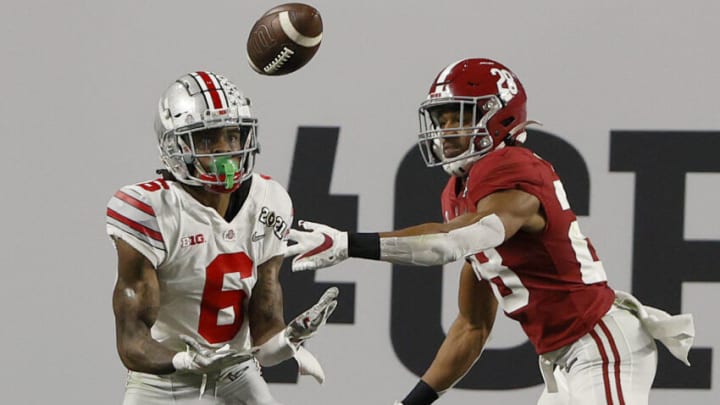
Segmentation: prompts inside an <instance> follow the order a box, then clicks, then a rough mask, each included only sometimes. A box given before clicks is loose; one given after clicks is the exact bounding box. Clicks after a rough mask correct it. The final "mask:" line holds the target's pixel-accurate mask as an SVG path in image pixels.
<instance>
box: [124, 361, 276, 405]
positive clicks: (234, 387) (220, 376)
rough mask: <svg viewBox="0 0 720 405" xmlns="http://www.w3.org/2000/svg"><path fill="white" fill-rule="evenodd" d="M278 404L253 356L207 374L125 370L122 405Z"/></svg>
mask: <svg viewBox="0 0 720 405" xmlns="http://www.w3.org/2000/svg"><path fill="white" fill-rule="evenodd" d="M169 404H183V405H189V404H193V405H195V404H203V405H206V404H208V405H209V404H213V405H220V404H222V405H281V404H280V403H279V402H277V401H275V399H274V398H273V397H272V395H271V394H270V390H269V388H268V385H267V383H266V382H265V380H264V379H263V377H262V375H261V374H260V367H259V366H258V364H257V363H256V362H255V360H254V359H251V360H248V361H246V362H243V363H240V364H236V365H234V366H232V367H228V368H226V369H224V370H223V371H222V372H221V373H216V374H208V375H207V376H205V377H204V376H202V375H195V374H189V373H183V374H180V375H176V374H169V375H164V376H158V375H153V374H145V373H138V372H135V371H130V372H129V373H128V380H127V385H126V387H125V400H124V401H123V405H169Z"/></svg>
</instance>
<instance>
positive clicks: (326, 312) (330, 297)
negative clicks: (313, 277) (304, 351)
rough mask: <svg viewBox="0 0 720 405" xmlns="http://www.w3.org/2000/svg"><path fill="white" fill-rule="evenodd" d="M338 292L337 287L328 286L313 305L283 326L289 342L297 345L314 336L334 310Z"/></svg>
mask: <svg viewBox="0 0 720 405" xmlns="http://www.w3.org/2000/svg"><path fill="white" fill-rule="evenodd" d="M339 293H340V291H339V290H338V289H337V287H330V288H328V289H327V290H325V292H324V293H323V295H322V296H321V297H320V299H319V300H318V302H317V303H316V304H315V305H313V306H312V307H311V308H310V309H308V310H307V311H305V312H303V313H302V314H300V315H298V316H296V317H295V319H293V320H292V321H290V323H288V326H287V328H285V333H286V335H287V337H288V339H289V340H290V342H292V343H294V344H296V345H299V344H300V343H302V342H304V341H305V340H307V339H309V338H311V337H312V336H314V335H315V334H316V333H317V331H318V329H320V327H321V326H323V325H325V322H327V319H328V318H329V317H330V315H332V313H333V311H335V307H337V297H338V294H339Z"/></svg>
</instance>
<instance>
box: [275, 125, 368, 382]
mask: <svg viewBox="0 0 720 405" xmlns="http://www.w3.org/2000/svg"><path fill="white" fill-rule="evenodd" d="M339 132H340V128H337V127H300V128H298V136H297V143H296V144H295V156H294V157H293V164H292V169H291V172H290V181H289V186H288V193H289V194H290V197H292V200H293V206H294V208H295V215H296V220H297V219H304V220H308V221H312V222H320V223H324V224H328V225H330V226H333V227H337V228H339V229H346V230H349V231H354V230H356V229H357V217H358V205H357V196H334V195H330V180H331V178H332V173H333V164H334V161H335V151H336V149H337V141H338V134H339ZM295 227H296V226H295ZM280 282H281V283H282V287H283V299H284V309H285V320H286V321H290V320H291V319H293V318H294V317H295V316H297V315H298V314H300V313H301V312H302V311H304V310H305V309H307V308H310V307H311V306H312V305H314V304H315V302H317V300H318V299H319V298H320V295H322V293H323V292H324V291H325V289H327V288H328V287H330V286H331V285H334V286H337V287H338V288H339V289H340V295H339V296H338V305H337V308H336V309H335V312H333V314H332V316H331V317H330V319H328V323H354V322H355V285H354V284H352V283H336V282H333V283H318V282H315V272H312V271H305V272H299V273H293V272H292V270H291V268H290V260H289V259H288V260H286V261H285V263H284V264H283V268H282V271H281V272H280ZM263 374H264V376H265V379H266V380H267V381H268V382H284V383H295V382H297V375H298V374H297V365H296V364H295V362H294V361H286V362H284V363H281V364H279V365H278V366H276V367H270V368H265V369H263Z"/></svg>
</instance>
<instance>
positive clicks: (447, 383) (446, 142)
mask: <svg viewBox="0 0 720 405" xmlns="http://www.w3.org/2000/svg"><path fill="white" fill-rule="evenodd" d="M526 100H527V97H526V94H525V90H524V88H523V87H522V85H521V84H520V81H519V80H518V79H517V77H516V76H515V74H514V73H512V72H511V71H510V70H509V69H508V68H507V67H505V66H503V65H501V64H500V63H497V62H495V61H492V60H489V59H466V60H462V61H459V62H456V63H453V64H451V65H449V66H448V67H446V68H445V69H443V70H442V71H441V72H440V74H439V75H438V76H437V77H436V79H435V81H434V82H433V84H432V86H431V88H430V92H429V95H428V97H427V99H426V100H425V101H424V102H423V103H422V104H421V106H420V117H421V120H420V122H421V129H420V134H419V138H420V140H419V146H420V150H421V153H422V154H423V158H424V159H425V162H426V164H427V165H428V166H442V167H443V168H444V169H445V171H446V172H448V174H450V175H451V176H452V177H451V178H450V179H449V181H448V184H447V186H446V187H445V189H444V191H443V193H442V197H441V201H442V209H443V217H444V219H445V223H442V224H439V223H428V224H422V225H417V226H414V227H410V228H406V229H403V230H398V231H393V232H384V233H374V234H358V233H346V232H340V231H338V230H336V229H333V228H330V227H328V226H325V225H321V224H313V223H307V222H306V223H302V222H301V226H303V227H304V228H305V229H308V230H310V231H311V232H298V231H295V230H292V231H291V233H290V239H291V240H296V241H297V242H298V244H297V245H295V246H291V247H290V250H289V252H288V254H289V255H291V254H299V255H298V256H297V257H296V258H295V259H294V261H293V269H294V270H309V269H317V268H321V267H326V266H330V265H333V264H336V263H339V262H341V261H342V260H344V259H346V258H347V257H361V258H367V259H374V260H384V261H388V262H392V263H399V264H413V265H439V264H445V263H449V262H452V261H455V260H457V259H461V258H464V259H465V260H466V263H465V265H464V267H463V269H462V274H461V280H460V287H459V298H458V301H459V306H460V308H459V314H458V316H457V318H456V320H455V322H454V323H453V325H452V327H451V328H450V330H449V331H448V334H447V337H446V339H445V341H444V342H443V344H442V346H441V347H440V349H439V351H438V353H437V355H436V357H435V360H434V361H433V363H432V364H431V365H430V368H429V369H428V370H427V371H426V372H425V374H424V375H423V376H422V379H421V380H420V382H419V383H418V384H417V385H416V386H415V388H413V390H412V391H411V392H410V393H409V394H408V395H407V396H406V398H405V399H404V400H403V401H402V402H401V404H404V405H428V404H430V403H432V402H434V401H435V400H436V399H437V398H438V397H439V396H440V395H441V394H442V393H443V392H444V391H446V390H448V389H450V388H451V387H452V386H453V385H454V384H455V383H456V382H457V381H458V380H459V379H460V378H462V376H463V375H465V373H466V372H467V371H468V370H469V369H470V367H472V365H473V364H474V363H475V361H476V360H477V359H478V358H479V356H480V354H481V352H482V349H483V347H484V345H485V343H486V341H487V339H488V337H489V334H490V331H491V329H492V326H493V323H494V321H495V314H496V309H497V306H498V305H500V307H501V308H502V309H503V311H504V312H505V314H506V315H507V316H509V317H510V318H512V319H515V320H517V321H518V322H519V323H520V325H521V326H522V328H523V330H524V331H525V333H526V334H527V336H528V338H529V339H530V341H531V343H532V344H533V345H534V347H535V349H536V352H537V354H538V355H539V359H540V366H541V371H542V373H543V377H544V379H545V382H546V389H545V391H544V393H543V395H542V397H541V398H540V400H539V402H538V403H539V404H542V405H548V404H556V405H559V404H588V405H599V404H628V405H629V404H634V405H637V404H647V403H648V394H649V392H650V388H651V386H652V381H653V379H654V376H655V369H656V364H657V349H656V346H655V340H654V339H655V338H656V339H659V340H661V341H662V342H663V343H665V344H666V345H667V346H668V347H669V348H670V349H671V352H672V353H673V354H675V355H676V357H678V358H679V359H681V360H682V361H684V362H685V363H686V364H687V353H688V350H689V348H690V346H691V345H692V341H693V336H694V327H693V322H692V317H691V316H690V315H678V316H675V317H670V316H669V315H668V314H666V313H664V312H662V311H660V310H657V309H654V308H651V307H644V306H642V305H641V304H640V303H639V302H638V301H637V300H636V299H634V298H633V297H632V296H631V295H629V294H627V293H622V292H616V291H613V290H612V289H611V288H610V287H609V286H608V283H607V278H606V274H605V270H604V268H603V265H602V262H601V261H600V260H599V259H598V257H597V254H596V252H595V250H594V248H593V246H592V244H591V243H590V240H589V239H588V238H586V237H585V236H584V235H583V234H582V232H581V231H580V227H579V225H578V222H577V218H576V217H575V214H574V213H573V211H572V209H571V208H570V204H569V203H568V201H567V198H566V195H565V191H564V189H563V185H562V182H561V181H560V179H559V178H558V176H557V174H556V173H555V171H554V170H553V168H552V166H551V165H550V164H549V163H548V162H546V161H544V160H543V159H541V158H540V157H538V156H537V155H535V154H533V153H532V152H531V151H530V150H528V149H526V148H524V147H522V146H520V145H519V144H520V143H522V142H523V141H524V139H525V137H526V132H525V127H526V126H527V125H528V124H530V123H531V122H530V121H527V120H526ZM328 239H329V240H330V242H328Z"/></svg>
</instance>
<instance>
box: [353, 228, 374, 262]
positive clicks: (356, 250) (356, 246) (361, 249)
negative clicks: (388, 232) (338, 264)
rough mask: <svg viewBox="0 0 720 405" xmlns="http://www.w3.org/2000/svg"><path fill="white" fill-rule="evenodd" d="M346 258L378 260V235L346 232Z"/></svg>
mask: <svg viewBox="0 0 720 405" xmlns="http://www.w3.org/2000/svg"><path fill="white" fill-rule="evenodd" d="M348 257H359V258H363V259H371V260H380V234H378V233H356V232H348Z"/></svg>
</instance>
